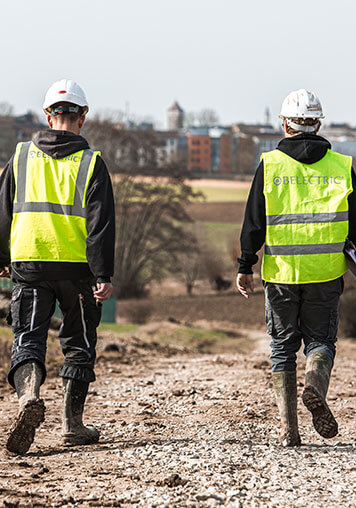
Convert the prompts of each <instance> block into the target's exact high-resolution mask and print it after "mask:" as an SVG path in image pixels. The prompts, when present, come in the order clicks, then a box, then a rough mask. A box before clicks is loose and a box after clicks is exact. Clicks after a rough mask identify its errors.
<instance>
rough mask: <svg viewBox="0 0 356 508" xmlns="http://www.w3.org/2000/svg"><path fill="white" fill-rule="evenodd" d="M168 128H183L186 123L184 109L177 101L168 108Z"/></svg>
mask: <svg viewBox="0 0 356 508" xmlns="http://www.w3.org/2000/svg"><path fill="white" fill-rule="evenodd" d="M167 117H168V130H170V131H177V130H179V129H182V128H183V125H184V111H183V109H182V108H181V107H180V105H179V104H178V102H177V101H175V102H174V103H173V104H172V106H171V107H170V108H169V109H168V114H167Z"/></svg>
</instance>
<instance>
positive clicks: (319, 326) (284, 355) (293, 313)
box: [263, 277, 344, 372]
mask: <svg viewBox="0 0 356 508" xmlns="http://www.w3.org/2000/svg"><path fill="white" fill-rule="evenodd" d="M263 285H264V288H265V295H266V324H267V332H268V334H269V335H270V336H271V338H272V342H271V349H272V353H271V356H270V360H271V363H272V371H273V372H281V371H294V370H295V369H296V358H297V356H296V353H297V352H298V350H299V349H300V346H301V343H302V340H303V342H304V354H305V355H306V356H308V355H309V354H310V353H323V354H325V355H328V356H329V357H330V358H331V359H332V361H333V360H334V357H335V342H336V340H337V338H336V334H337V327H338V304H339V298H340V295H341V293H342V291H343V288H344V282H343V278H342V277H340V278H338V279H335V280H332V281H329V282H318V283H311V284H276V283H274V282H265V281H264V282H263Z"/></svg>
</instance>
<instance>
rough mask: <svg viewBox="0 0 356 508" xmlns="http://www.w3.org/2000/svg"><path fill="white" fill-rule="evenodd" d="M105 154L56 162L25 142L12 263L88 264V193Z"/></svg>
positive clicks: (18, 160) (17, 165)
mask: <svg viewBox="0 0 356 508" xmlns="http://www.w3.org/2000/svg"><path fill="white" fill-rule="evenodd" d="M98 154H99V152H93V151H92V150H89V149H86V150H81V151H79V152H76V153H74V154H71V155H68V156H67V157H64V158H63V159H53V158H52V157H50V156H48V155H47V154H45V153H44V152H42V151H41V150H39V148H38V147H37V146H36V145H34V143H32V142H27V143H19V144H18V146H17V148H16V152H15V157H14V165H13V166H14V180H15V185H16V192H15V199H14V203H13V221H12V228H11V260H12V261H62V262H86V261H87V259H86V237H87V229H86V218H85V217H86V209H85V201H86V191H87V187H88V184H89V181H90V178H91V177H92V174H93V170H94V166H95V161H96V157H97V155H98Z"/></svg>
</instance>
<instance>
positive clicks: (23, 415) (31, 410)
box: [6, 399, 46, 455]
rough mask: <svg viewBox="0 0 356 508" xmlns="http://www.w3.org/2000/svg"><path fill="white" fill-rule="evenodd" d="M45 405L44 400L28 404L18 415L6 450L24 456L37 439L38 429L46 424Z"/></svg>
mask: <svg viewBox="0 0 356 508" xmlns="http://www.w3.org/2000/svg"><path fill="white" fill-rule="evenodd" d="M45 411H46V408H45V405H44V402H43V400H42V399H38V400H35V401H31V402H28V403H27V404H26V405H25V407H24V408H23V409H22V410H21V411H20V413H19V414H18V415H17V417H16V419H15V421H14V423H13V425H12V426H11V429H10V435H9V437H8V439H7V443H6V448H7V449H8V451H9V452H12V453H16V454H17V455H24V454H25V453H26V452H27V450H28V449H29V448H30V446H31V444H32V443H33V440H34V438H35V433H36V429H37V427H39V426H40V425H41V423H42V422H44V419H45Z"/></svg>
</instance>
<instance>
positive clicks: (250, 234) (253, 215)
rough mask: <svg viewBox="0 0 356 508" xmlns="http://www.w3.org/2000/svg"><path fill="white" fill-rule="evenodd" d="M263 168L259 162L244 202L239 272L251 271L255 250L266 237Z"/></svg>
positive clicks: (255, 257)
mask: <svg viewBox="0 0 356 508" xmlns="http://www.w3.org/2000/svg"><path fill="white" fill-rule="evenodd" d="M263 187H264V168H263V161H261V162H260V164H259V166H258V168H257V170H256V173H255V177H254V179H253V182H252V186H251V190H250V194H249V197H248V200H247V204H246V210H245V218H244V223H243V226H242V231H241V238H240V243H241V257H240V258H239V259H238V260H237V261H238V262H239V264H240V266H239V273H245V274H249V273H252V265H254V264H255V263H257V261H258V256H257V255H256V252H258V251H259V250H260V248H261V247H262V245H263V244H264V241H265V237H266V205H265V196H264V194H263Z"/></svg>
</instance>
